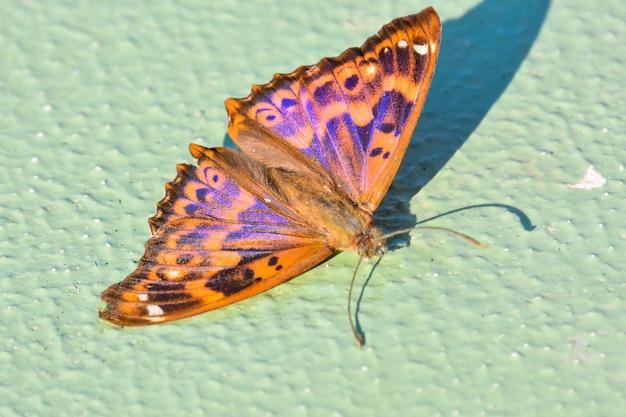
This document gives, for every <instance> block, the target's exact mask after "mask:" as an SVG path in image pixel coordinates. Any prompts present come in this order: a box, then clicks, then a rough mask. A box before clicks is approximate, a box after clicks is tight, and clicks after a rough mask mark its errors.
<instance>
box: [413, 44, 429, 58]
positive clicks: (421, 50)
mask: <svg viewBox="0 0 626 417" xmlns="http://www.w3.org/2000/svg"><path fill="white" fill-rule="evenodd" d="M413 49H415V52H417V53H418V54H420V55H426V53H428V45H426V44H419V43H416V44H414V45H413Z"/></svg>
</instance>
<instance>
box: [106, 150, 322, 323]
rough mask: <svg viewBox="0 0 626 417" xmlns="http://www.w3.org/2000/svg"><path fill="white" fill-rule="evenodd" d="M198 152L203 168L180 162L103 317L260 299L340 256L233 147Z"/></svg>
mask: <svg viewBox="0 0 626 417" xmlns="http://www.w3.org/2000/svg"><path fill="white" fill-rule="evenodd" d="M192 153H193V154H194V156H196V157H198V158H199V159H200V161H199V164H198V167H194V166H192V165H179V167H178V176H177V177H176V179H175V180H174V181H173V182H171V183H169V184H168V185H167V186H166V190H167V192H166V196H165V198H164V199H163V200H161V202H160V203H159V205H158V210H157V215H156V216H154V217H153V218H152V219H150V224H151V228H152V229H153V231H154V234H153V236H152V238H151V239H150V240H149V241H148V242H147V243H146V249H145V254H144V256H143V257H142V258H141V260H140V261H139V264H138V265H137V269H136V270H135V271H134V272H133V273H131V274H130V275H129V276H128V277H126V279H125V280H124V281H122V282H120V283H118V284H114V285H113V286H111V287H110V288H109V289H107V290H106V291H105V292H104V293H103V294H102V299H103V300H104V301H105V302H106V303H107V307H106V308H105V309H104V310H102V311H101V312H100V315H101V317H102V318H104V319H106V320H108V321H111V322H113V323H116V324H120V325H129V326H130V325H143V324H152V323H159V322H164V321H170V320H175V319H179V318H183V317H188V316H191V315H195V314H198V313H201V312H204V311H208V310H213V309H216V308H219V307H222V306H225V305H228V304H232V303H234V302H236V301H239V300H242V299H245V298H248V297H250V296H252V295H255V294H259V293H261V292H263V291H265V290H267V289H269V288H272V287H274V286H276V285H278V284H280V283H282V282H285V281H287V280H289V279H291V278H293V277H295V276H297V275H299V274H301V273H302V272H304V271H306V270H308V269H310V268H312V267H314V266H315V265H317V264H319V263H320V262H322V261H323V260H324V259H326V258H328V257H330V256H331V255H332V254H333V250H331V249H330V248H328V247H327V246H326V244H325V241H324V239H323V238H322V237H321V236H320V235H319V234H317V233H316V231H315V230H313V229H311V228H308V227H307V226H306V224H303V223H298V222H297V221H295V220H293V218H292V216H291V213H290V212H289V209H287V208H285V207H282V206H281V205H280V203H279V202H278V201H277V200H276V199H275V196H274V195H273V193H272V191H271V189H270V188H269V187H267V186H262V185H261V184H260V182H261V181H262V180H263V178H264V177H263V175H264V174H265V173H264V172H263V167H260V166H257V165H256V164H255V163H254V161H249V160H248V159H247V158H246V157H245V156H243V155H241V154H239V153H237V152H236V151H232V150H230V149H224V148H218V149H205V148H202V147H200V146H198V145H192ZM246 163H247V164H248V166H246V169H245V170H244V169H242V166H241V165H240V164H246ZM258 170H260V171H258ZM235 171H236V172H237V173H238V174H235V178H236V179H237V181H235V180H234V179H233V173H234V172H235ZM237 175H239V176H243V177H245V178H238V177H237ZM239 184H242V185H239Z"/></svg>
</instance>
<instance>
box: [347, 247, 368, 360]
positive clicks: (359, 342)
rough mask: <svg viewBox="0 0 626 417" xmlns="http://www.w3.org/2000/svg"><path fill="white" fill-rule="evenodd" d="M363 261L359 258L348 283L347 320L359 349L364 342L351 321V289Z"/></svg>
mask: <svg viewBox="0 0 626 417" xmlns="http://www.w3.org/2000/svg"><path fill="white" fill-rule="evenodd" d="M362 260H363V255H361V256H360V257H359V261H358V262H357V263H356V267H355V268H354V273H353V274H352V280H351V281H350V290H349V291H348V320H350V327H351V328H352V333H353V334H354V337H355V338H356V345H357V347H358V348H359V349H361V348H362V347H363V345H364V344H365V340H364V339H363V334H362V333H361V332H360V331H359V329H357V327H356V326H355V324H354V320H353V319H352V288H354V281H355V280H356V274H357V272H358V270H359V266H360V265H361V261H362Z"/></svg>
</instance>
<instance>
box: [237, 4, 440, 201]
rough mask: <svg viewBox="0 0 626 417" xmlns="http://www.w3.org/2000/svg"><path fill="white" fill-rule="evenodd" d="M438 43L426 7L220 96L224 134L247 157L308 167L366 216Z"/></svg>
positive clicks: (436, 24)
mask: <svg viewBox="0 0 626 417" xmlns="http://www.w3.org/2000/svg"><path fill="white" fill-rule="evenodd" d="M440 38H441V23H440V21H439V17H438V16H437V13H436V12H435V11H434V9H433V8H428V9H425V10H423V11H422V12H420V13H418V14H415V15H411V16H407V17H403V18H399V19H395V20H393V21H392V22H390V23H389V24H387V25H385V26H384V27H383V28H382V29H381V30H380V31H379V32H378V34H376V35H374V36H372V37H371V38H369V39H368V40H367V41H366V42H365V43H364V44H363V45H362V46H361V47H360V48H351V49H348V50H346V51H345V52H344V53H343V54H341V55H340V56H339V57H337V58H324V59H322V60H321V61H320V62H319V63H317V64H316V65H313V66H305V67H300V68H298V69H297V70H296V71H294V72H293V73H291V74H276V75H275V76H274V78H273V80H272V81H271V82H270V83H268V84H265V85H260V86H259V85H255V86H254V87H253V88H252V92H251V94H250V95H249V96H248V97H246V98H244V99H228V100H227V101H226V108H227V111H228V114H229V129H228V132H229V134H230V136H231V137H232V138H233V140H234V141H235V142H236V143H237V144H238V145H239V146H240V147H241V148H242V149H243V150H244V151H245V152H246V153H247V154H249V155H250V156H251V157H252V158H256V159H257V160H260V161H262V162H263V163H265V164H267V165H268V166H280V167H284V168H286V169H295V170H298V169H300V168H299V167H302V166H306V167H307V168H306V169H307V171H314V172H316V174H317V175H319V176H321V177H325V178H327V179H329V180H330V181H331V182H332V183H334V184H336V185H337V188H339V189H342V190H343V191H344V192H345V193H346V194H347V195H348V197H349V198H350V199H351V200H352V201H353V202H355V203H357V204H359V205H360V206H362V207H364V208H365V209H366V210H368V211H369V212H370V213H371V212H373V211H374V210H375V209H376V208H377V207H378V205H379V204H380V201H381V200H382V198H383V196H384V195H385V193H386V191H387V189H388V188H389V185H390V184H391V181H392V179H393V177H394V176H395V174H396V171H397V170H398V168H399V166H400V162H401V161H402V157H403V156H404V153H405V150H406V148H407V146H408V144H409V141H410V139H411V135H412V133H413V130H414V128H415V125H416V124H417V120H418V118H419V115H420V113H421V110H422V107H423V105H424V101H425V100H426V94H427V92H428V88H429V86H430V82H431V79H432V76H433V72H434V70H435V63H436V61H437V55H438V52H439V43H440ZM303 159H304V160H307V161H308V162H307V163H302V160H303Z"/></svg>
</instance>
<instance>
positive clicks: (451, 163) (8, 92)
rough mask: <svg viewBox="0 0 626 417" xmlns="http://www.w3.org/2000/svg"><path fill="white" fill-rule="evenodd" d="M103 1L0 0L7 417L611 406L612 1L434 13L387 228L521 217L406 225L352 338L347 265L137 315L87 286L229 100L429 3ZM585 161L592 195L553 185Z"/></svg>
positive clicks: (97, 286) (624, 322)
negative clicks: (436, 32) (112, 321)
mask: <svg viewBox="0 0 626 417" xmlns="http://www.w3.org/2000/svg"><path fill="white" fill-rule="evenodd" d="M102 3H103V4H99V3H98V2H92V1H84V0H83V1H57V2H43V1H4V2H2V3H0V51H1V52H0V92H1V94H0V144H1V147H0V149H1V151H0V179H1V183H0V195H1V196H2V199H1V201H0V270H1V271H3V275H2V276H3V278H2V280H1V281H0V329H1V330H0V336H1V340H2V343H1V344H0V415H2V416H3V417H7V416H49V415H55V416H78V415H87V416H114V415H135V416H138V415H144V416H164V415H176V416H188V415H191V416H193V415H195V416H201V415H212V416H226V415H232V416H242V415H245V416H268V415H281V416H299V415H302V416H357V415H358V416H382V415H385V416H394V415H404V416H406V415H435V416H436V415H439V416H451V415H493V416H505V415H506V416H524V415H529V416H530V415H549V416H592V415H593V416H600V415H602V416H619V415H623V412H624V410H625V409H626V399H625V398H626V354H625V353H624V351H625V350H624V346H626V336H625V329H626V315H625V314H624V313H625V299H626V286H625V282H626V280H625V278H624V275H623V271H624V269H626V261H624V253H625V250H626V244H625V239H626V216H624V214H623V211H624V205H625V198H624V195H625V193H624V185H625V177H626V175H625V172H624V164H625V163H626V152H625V151H624V149H625V147H626V146H625V145H626V140H625V139H626V133H625V132H626V128H625V126H624V112H625V110H626V102H625V101H626V89H625V88H624V82H625V81H624V80H626V63H625V62H624V61H625V57H626V42H624V39H625V37H626V6H624V2H623V1H621V0H612V1H603V2H600V3H598V4H599V5H594V6H590V4H589V2H587V1H582V0H572V1H569V0H568V1H565V0H560V1H554V2H552V4H548V2H547V1H544V0H524V1H522V0H520V1H500V0H498V1H496V0H493V1H485V2H483V3H480V2H477V1H469V0H466V1H457V2H442V1H440V2H438V3H433V5H434V6H435V7H436V8H437V9H438V11H439V13H440V15H441V18H442V21H443V43H442V50H441V55H440V58H439V65H438V69H437V72H436V74H435V80H434V83H433V86H432V88H431V92H430V96H429V100H428V101H427V103H426V107H425V110H424V112H423V115H422V120H421V121H420V126H419V128H418V130H417V133H416V135H415V136H414V141H413V144H412V146H411V148H410V149H409V152H408V153H407V158H406V160H405V163H404V164H403V166H402V167H401V171H400V173H399V176H398V181H397V182H396V183H395V184H394V187H393V190H392V191H391V195H390V197H391V198H390V199H388V200H387V203H386V206H387V208H388V209H389V208H395V209H396V211H397V214H396V216H395V217H394V218H393V219H392V220H394V221H397V222H400V223H403V224H410V223H411V217H410V215H409V214H408V210H409V209H410V212H411V213H413V214H415V215H416V216H417V217H418V218H419V219H424V218H427V217H430V216H433V215H437V214H439V213H442V212H446V211H448V210H452V209H457V208H461V207H464V206H468V205H477V204H508V205H511V206H514V207H516V208H517V209H519V210H521V211H523V212H524V213H526V214H527V215H528V216H529V217H530V219H531V221H532V224H533V225H535V226H536V228H535V229H534V230H532V231H528V230H526V229H527V227H526V228H525V227H524V226H525V225H524V224H523V223H522V222H521V220H520V218H519V217H518V216H516V215H515V214H514V213H512V212H511V211H510V210H506V209H504V208H498V207H491V208H487V207H485V208H476V209H472V210H467V211H463V212H461V213H457V214H454V215H450V216H446V217H443V218H441V219H438V220H436V221H434V222H432V223H431V224H432V225H440V226H448V227H453V228H455V229H458V230H460V231H463V232H466V233H469V234H471V235H472V236H474V237H476V238H478V239H479V240H481V241H483V242H484V243H487V244H488V245H489V248H488V249H487V250H480V249H477V248H474V247H472V246H469V245H467V244H466V243H465V242H463V241H462V240H460V239H456V238H454V237H450V236H448V235H442V234H438V233H423V234H422V235H421V236H420V235H419V234H415V238H414V239H413V241H412V243H411V245H410V246H409V247H408V248H402V249H400V250H397V251H394V252H392V253H390V254H389V255H387V256H385V257H384V259H383V260H382V262H381V263H380V265H379V266H378V268H377V269H376V270H375V272H374V274H373V277H372V279H371V280H370V282H369V284H368V286H367V287H366V288H365V292H364V297H363V301H362V303H361V311H360V320H361V325H362V326H363V330H364V331H365V334H366V337H367V345H366V346H365V348H364V349H363V350H361V351H360V350H357V349H356V348H355V343H354V340H353V337H352V334H351V333H350V330H349V327H348V323H347V319H346V315H345V307H346V294H347V285H348V281H349V278H350V276H351V271H352V268H353V266H354V264H355V262H356V256H355V255H354V254H349V253H346V254H342V255H340V256H338V257H336V258H334V259H332V260H331V261H330V262H328V264H327V265H322V266H320V267H318V268H317V269H314V270H313V271H311V272H309V273H307V274H305V275H303V276H302V277H299V278H298V279H296V280H294V281H291V282H289V283H287V284H284V285H282V286H280V287H278V288H276V289H275V290H272V291H270V292H269V293H266V294H264V295H261V296H258V297H255V298H253V299H251V300H248V301H245V302H242V303H240V304H237V305H235V306H231V307H229V308H226V309H222V310H218V311H215V312H212V313H209V314H205V315H201V316H198V317H195V318H193V319H189V320H185V321H181V322H177V323H174V324H170V325H163V326H155V327H151V328H140V329H118V328H115V327H113V326H110V325H108V324H106V323H102V322H100V321H99V320H98V318H97V310H98V308H99V307H100V306H101V303H100V301H99V293H100V292H101V291H102V290H103V289H105V288H106V287H107V286H108V285H110V284H112V283H113V282H116V281H119V280H121V279H122V278H124V276H125V275H126V274H127V273H129V272H130V271H131V270H132V269H133V267H134V265H135V262H136V261H137V260H138V258H139V257H140V256H141V254H142V250H143V243H144V241H145V240H146V239H147V238H148V235H149V231H148V227H147V223H146V219H147V218H148V217H150V216H151V215H152V214H153V213H154V207H155V203H156V202H157V201H158V200H159V199H160V198H161V196H162V194H163V184H164V183H165V182H166V181H169V180H171V179H172V178H173V177H174V174H175V169H174V167H175V164H176V163H178V162H181V161H190V156H189V155H188V152H187V145H188V143H189V142H192V141H193V142H197V143H200V144H203V145H206V146H218V145H221V144H222V143H223V142H224V140H225V137H224V135H225V133H226V116H225V111H224V109H223V105H222V103H223V100H224V99H225V98H227V97H230V96H235V97H241V96H245V95H247V94H248V92H249V89H250V86H251V85H252V84H253V83H263V82H266V81H268V80H269V79H270V78H271V75H272V74H273V73H274V72H288V71H291V70H293V69H295V68H296V67H297V66H299V65H301V64H310V63H314V62H316V61H317V60H318V59H319V58H321V57H323V56H332V55H336V54H338V53H339V52H341V51H342V50H343V49H345V48H347V47H349V46H353V45H360V44H361V42H362V41H363V40H364V39H365V38H366V37H368V36H369V35H371V34H373V33H374V32H376V31H377V30H378V28H379V27H380V26H381V25H382V24H384V23H386V22H387V21H389V20H390V19H392V18H393V17H397V16H400V15H405V14H409V13H414V12H417V11H419V10H420V9H422V8H423V7H425V6H427V5H429V4H427V3H426V2H421V3H420V2H417V3H416V2H415V1H409V0H406V1H405V0H403V1H394V2H387V3H384V2H383V3H384V4H386V5H382V6H381V2H380V1H379V0H366V1H353V0H350V1H349V0H341V1H339V2H337V1H335V0H332V1H330V0H329V1H325V2H318V3H317V5H316V6H315V7H314V8H313V7H312V6H311V5H310V4H311V3H310V2H300V3H298V4H295V5H294V4H293V2H287V1H284V2H277V1H267V0H266V1H261V0H259V1H252V2H245V4H246V6H245V7H236V5H237V4H243V3H240V2H201V1H199V0H196V1H188V2H180V3H177V2H173V1H161V2H141V1H138V2H137V1H135V2H122V1H110V2H102ZM218 5H219V6H218ZM589 166H593V167H594V169H595V170H596V171H598V172H599V173H601V174H602V175H603V177H604V178H606V184H604V185H603V186H601V187H598V188H594V189H590V190H587V189H579V188H571V187H568V184H569V185H572V184H576V183H577V182H578V181H579V180H580V179H581V178H582V177H583V175H584V174H585V172H586V171H587V169H588V167H589ZM426 184H427V185H426ZM422 186H424V188H423V189H422V190H421V191H420V193H419V194H417V195H415V194H416V191H417V190H419V189H420V188H421V187H422ZM409 202H410V207H409ZM418 237H421V238H418ZM620 257H622V259H621V260H620V259H619V258H620ZM371 265H373V262H370V263H368V264H367V265H366V266H365V267H364V268H363V269H362V271H361V272H362V274H361V275H362V276H363V277H365V276H366V275H367V271H369V270H370V269H371ZM361 282H363V279H362V280H361Z"/></svg>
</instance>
